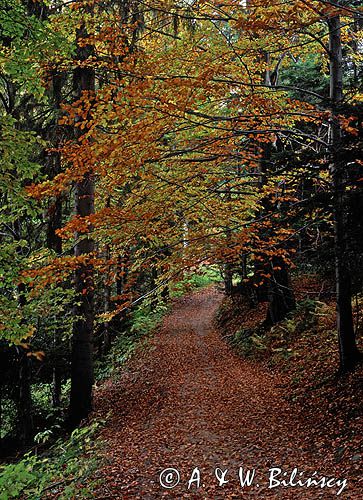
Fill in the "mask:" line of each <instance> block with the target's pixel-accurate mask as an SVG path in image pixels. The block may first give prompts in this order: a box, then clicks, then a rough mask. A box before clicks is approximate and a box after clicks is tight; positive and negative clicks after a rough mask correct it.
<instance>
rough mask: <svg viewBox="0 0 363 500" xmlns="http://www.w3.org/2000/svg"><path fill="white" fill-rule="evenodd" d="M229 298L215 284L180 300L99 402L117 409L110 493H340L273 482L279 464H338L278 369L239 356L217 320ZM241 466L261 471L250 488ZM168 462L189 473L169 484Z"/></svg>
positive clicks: (110, 428)
mask: <svg viewBox="0 0 363 500" xmlns="http://www.w3.org/2000/svg"><path fill="white" fill-rule="evenodd" d="M220 300H221V296H220V295H219V294H218V293H217V292H216V291H215V290H213V289H208V290H204V291H201V292H198V293H195V294H192V295H190V296H188V297H186V298H183V299H180V300H179V301H177V303H176V304H175V306H174V308H173V311H172V313H171V314H170V315H169V316H168V317H167V318H166V319H165V321H164V323H163V327H162V328H161V330H160V332H158V333H157V335H156V336H155V337H154V339H153V340H152V342H151V348H150V349H149V350H147V351H146V352H144V353H143V355H142V356H139V357H138V359H135V360H134V361H133V362H132V363H131V365H130V366H129V368H128V370H127V371H125V372H124V373H123V375H122V377H121V379H120V381H119V382H118V383H117V384H114V385H112V386H111V387H110V389H109V390H106V389H104V390H103V392H102V395H101V396H100V398H99V401H98V405H99V406H100V407H102V409H103V410H102V411H103V412H107V408H109V409H111V410H112V417H111V418H110V420H109V422H108V425H107V427H106V429H105V431H104V433H103V438H104V439H105V441H106V442H107V446H106V450H105V455H106V459H107V464H106V466H105V468H104V470H103V474H104V477H105V484H104V486H103V487H102V489H101V490H102V495H104V498H115V499H117V498H130V499H131V498H135V499H136V498H142V499H144V498H145V499H154V498H160V497H163V496H164V495H166V496H167V497H169V498H184V497H185V498H205V499H209V498H211V499H214V498H215V499H218V498H239V497H241V496H252V497H254V498H255V497H256V498H257V497H258V498H266V499H268V498H286V499H289V498H291V499H304V498H311V499H316V498H324V499H328V498H333V497H334V496H335V493H336V488H332V489H331V490H329V491H328V489H326V488H325V489H324V490H322V489H321V490H320V489H316V488H299V489H298V490H297V489H296V488H282V487H280V488H276V489H269V488H268V481H267V477H268V471H269V469H270V468H271V467H274V466H278V467H281V468H282V469H283V470H284V471H287V472H288V474H289V473H290V471H291V470H292V469H293V468H294V467H298V468H299V470H300V471H304V478H305V477H309V473H312V472H314V471H315V470H317V471H319V474H320V475H322V474H324V473H327V474H328V473H329V472H330V473H331V472H332V471H329V470H325V469H326V467H328V465H329V464H325V466H324V460H323V457H319V456H315V453H316V452H314V446H313V443H312V442H311V440H310V439H309V433H308V430H307V429H305V428H304V423H303V422H299V421H298V420H297V417H295V416H294V414H293V412H292V408H291V407H290V406H289V404H288V403H287V402H286V400H285V399H284V397H283V394H282V393H281V390H280V389H279V382H280V381H279V379H278V377H277V376H274V375H272V374H271V373H270V372H268V371H266V370H265V369H263V368H262V367H261V366H259V365H257V364H253V363H250V362H247V361H244V360H241V359H240V358H238V357H237V356H236V355H235V354H234V353H233V352H232V351H231V349H230V348H229V347H228V346H227V345H226V344H225V343H224V342H223V340H222V339H221V337H220V334H219V333H218V332H216V331H215V329H214V328H213V324H212V321H213V317H214V314H215V312H216V309H217V307H218V305H219V303H220ZM330 465H331V464H330ZM240 466H243V467H244V468H245V469H246V468H251V469H252V468H254V469H256V478H257V479H256V481H255V483H254V485H253V487H251V488H248V489H246V488H243V489H241V486H240V483H239V480H238V470H239V467H240ZM167 467H175V468H177V469H178V470H179V471H180V475H181V481H180V483H179V485H178V486H177V487H176V488H174V489H172V490H167V489H163V488H161V486H160V484H159V479H158V478H159V473H160V472H161V471H162V470H163V469H165V468H167ZM194 467H198V468H199V470H200V472H201V486H200V488H199V489H198V490H197V489H196V488H195V487H192V489H190V490H188V489H187V482H188V480H189V479H190V476H191V473H192V471H193V469H194ZM216 467H220V468H222V469H227V468H228V469H229V473H228V476H226V478H227V479H229V480H230V481H229V483H228V484H227V485H225V486H224V487H223V488H222V487H218V482H217V480H216V478H215V476H214V471H215V468H216ZM257 482H258V484H259V487H257ZM260 483H261V484H260ZM203 485H204V486H203ZM102 495H101V497H100V498H102ZM349 498H359V497H358V496H350V497H349Z"/></svg>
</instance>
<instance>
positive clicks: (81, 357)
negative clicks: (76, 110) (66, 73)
mask: <svg viewBox="0 0 363 500" xmlns="http://www.w3.org/2000/svg"><path fill="white" fill-rule="evenodd" d="M86 37H87V31H86V27H85V25H83V26H82V27H81V28H79V30H78V31H77V40H78V43H77V53H76V57H77V60H78V61H79V62H80V64H79V66H78V67H76V69H75V70H74V75H73V85H74V93H75V98H76V99H79V98H80V97H81V96H82V94H83V92H84V91H91V92H92V91H94V90H95V74H94V69H93V68H91V67H89V66H87V64H86V63H85V62H86V61H87V59H88V58H89V57H90V56H91V55H92V54H93V47H92V46H90V45H84V44H83V43H82V40H83V39H84V38H86ZM85 130H87V129H85ZM75 135H76V139H78V140H79V139H80V138H81V136H82V131H81V130H80V129H79V128H75ZM75 212H76V215H78V216H80V217H86V216H89V215H91V214H93V213H94V179H93V174H92V172H87V173H86V174H85V175H84V177H83V179H82V180H81V181H79V182H77V184H76V185H75ZM93 251H94V242H93V240H92V237H91V236H90V235H87V236H86V237H83V236H80V235H78V234H76V245H75V255H76V256H82V255H83V256H84V255H86V256H87V255H90V254H91V253H92V252H93ZM75 292H76V305H75V307H74V315H75V321H74V324H73V336H72V356H71V396H70V407H69V421H68V423H69V426H70V427H71V428H75V427H76V426H78V425H79V424H80V422H81V421H82V420H83V419H85V418H87V417H88V415H89V413H90V412H91V410H92V386H93V352H92V351H93V325H94V292H93V269H92V266H91V265H87V264H85V265H82V266H80V268H78V269H77V271H76V273H75Z"/></svg>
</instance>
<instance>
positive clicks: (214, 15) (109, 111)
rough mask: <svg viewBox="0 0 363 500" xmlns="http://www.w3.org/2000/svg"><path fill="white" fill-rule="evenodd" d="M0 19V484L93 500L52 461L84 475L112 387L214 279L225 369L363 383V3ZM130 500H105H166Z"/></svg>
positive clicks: (185, 3) (40, 3)
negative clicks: (176, 308) (98, 408)
mask: <svg viewBox="0 0 363 500" xmlns="http://www.w3.org/2000/svg"><path fill="white" fill-rule="evenodd" d="M0 21H1V22H0V110H1V111H0V151H1V159H0V242H1V250H0V286H1V296H0V440H1V441H0V442H1V444H0V452H1V453H0V454H1V457H2V459H3V461H4V462H3V466H2V467H1V469H0V498H1V499H4V500H5V499H7V498H78V497H81V493H80V491H78V490H77V491H78V492H77V493H74V490H72V488H71V487H70V484H69V483H70V482H71V480H69V481H68V479H67V480H66V481H65V483H64V482H63V480H60V479H59V473H58V472H57V470H56V466H55V465H54V463H55V462H56V459H54V460H53V459H49V458H46V459H44V460H50V462H46V464H48V465H46V466H45V467H44V465H43V466H42V465H41V460H42V458H41V457H42V456H43V455H42V453H44V454H45V456H49V455H47V454H49V453H55V452H54V447H57V446H58V447H59V446H63V450H67V451H64V457H65V458H64V461H63V462H62V461H61V459H60V458H59V457H58V459H57V460H58V461H59V464H58V465H59V467H60V470H61V468H62V467H66V464H67V462H68V463H72V464H73V469H72V471H71V472H70V473H69V475H70V477H74V476H75V475H76V472H75V470H76V469H77V463H81V462H78V461H81V458H80V455H78V454H76V453H75V452H74V450H73V448H72V446H71V445H70V444H69V441H67V439H68V437H67V436H71V440H72V439H73V443H74V442H76V443H78V444H77V447H78V448H77V449H78V451H77V453H81V454H86V455H87V450H86V451H85V449H84V447H83V446H84V443H87V446H89V443H90V441H92V439H93V438H92V437H91V436H92V435H93V434H92V433H93V432H96V431H95V430H94V427H95V425H96V424H94V423H92V422H95V421H97V419H96V420H95V419H94V413H92V412H93V409H94V392H95V387H96V388H97V391H98V390H99V386H101V385H102V384H103V383H104V381H107V380H109V379H110V377H111V378H112V377H114V376H115V373H117V370H118V369H119V368H120V367H122V366H124V364H125V362H127V360H128V359H129V358H130V357H131V358H132V357H135V356H136V357H138V354H137V353H138V352H139V351H138V346H140V344H142V343H143V342H144V340H145V339H148V338H150V335H151V333H152V332H153V331H155V329H156V328H157V327H158V325H159V324H160V322H161V321H162V320H163V317H165V316H166V315H167V314H169V313H170V310H171V309H172V307H173V304H175V303H176V302H177V301H178V300H182V301H183V300H188V299H183V297H184V298H185V296H187V297H188V293H191V292H193V290H194V289H195V288H198V287H201V286H204V285H210V287H209V288H208V289H207V290H208V291H207V292H206V293H207V294H209V293H214V292H210V290H215V289H216V287H217V289H218V290H219V292H218V293H220V292H221V290H222V289H223V294H224V296H223V297H222V298H221V299H220V300H221V304H220V305H219V307H218V308H217V309H218V310H216V311H214V309H213V311H214V312H215V314H214V316H215V318H216V321H217V324H218V325H217V326H218V329H219V331H220V338H221V339H223V344H226V343H227V344H229V347H228V348H229V349H231V352H234V354H231V359H230V361H229V358H228V356H227V354H223V356H226V358H225V359H226V363H225V364H226V365H228V363H229V362H230V363H231V365H232V364H233V363H236V361H234V357H233V356H234V355H235V354H236V353H237V354H238V355H239V356H242V357H247V358H250V359H253V360H254V361H253V362H257V363H259V364H260V365H261V364H263V363H267V364H268V366H269V367H268V369H269V370H270V369H271V370H272V371H273V372H276V373H277V372H278V371H279V369H281V368H284V367H285V368H286V370H290V371H291V370H297V367H300V368H299V369H301V370H302V372H301V373H305V374H306V376H307V377H310V378H311V379H312V380H313V379H314V380H315V383H316V384H318V385H319V384H324V383H325V382H326V379H325V378H324V377H325V376H326V374H327V373H328V372H329V370H330V371H331V373H332V377H331V378H330V379H329V380H330V381H329V384H330V385H329V391H330V393H329V394H330V397H331V399H332V400H335V399H336V395H337V394H339V391H340V392H341V394H342V398H343V396H344V395H346V394H347V393H346V392H344V391H348V392H349V390H350V391H351V392H350V393H352V392H353V393H354V394H355V395H357V394H358V392H357V391H358V388H361V382H359V380H358V376H360V377H361V361H362V359H363V355H362V352H363V351H362V345H361V339H362V331H363V323H362V314H361V306H362V303H363V217H362V213H363V172H362V166H363V153H362V147H363V6H362V3H361V2H360V1H359V0H351V1H349V0H347V1H345V0H332V1H329V0H308V1H307V0H275V1H272V2H269V1H267V0H244V1H241V0H226V1H224V2H221V1H214V0H144V1H139V0H79V1H63V0H0ZM213 287H214V288H213ZM198 293H199V292H198ZM216 293H217V292H216ZM186 294H187V295H186ZM198 297H199V296H198ZM213 297H214V295H213ZM196 300H197V299H196ZM198 300H199V299H198ZM210 300H212V299H210ZM213 300H216V299H213ZM203 304H204V302H203V300H201V302H200V310H199V312H195V314H196V315H197V316H198V315H199V314H200V315H201V316H203V314H205V310H204V308H205V304H204V305H203ZM213 304H214V302H213ZM213 307H214V306H213ZM182 310H183V309H182ZM188 314H189V313H188V311H186V312H185V315H186V316H188ZM319 321H322V323H321V324H320V323H319ZM324 321H325V323H324ZM299 335H300V336H303V343H304V349H303V351H302V352H303V355H302V354H300V355H296V353H295V351H294V349H295V348H294V347H292V341H294V342H295V341H296V339H297V336H299ZM301 338H302V337H301ZM214 341H215V342H217V341H216V340H214ZM214 341H213V342H214ZM180 342H182V340H181V339H180ZM360 347H361V349H360ZM226 348H227V347H226ZM206 349H208V348H206ZM223 349H224V348H223ZM296 349H297V348H296ZM223 352H224V351H223ZM228 352H229V351H228ZM135 353H136V354H135ZM140 356H141V357H142V355H140ZM269 356H270V358H269ZM271 356H272V357H273V360H272V361H271V359H272V358H271ZM279 356H280V357H279ZM310 356H311V359H310ZM172 359H173V356H172V355H171V358H170V363H172ZM309 360H310V361H309ZM311 360H313V361H311ZM301 367H302V368H301ZM285 368H284V369H285ZM165 369H166V368H165ZM304 370H305V372H304ZM299 373H300V372H299ZM301 373H300V375H299V377H297V376H295V375H294V377H295V378H294V377H293V378H294V381H295V382H294V383H295V387H296V388H297V389H296V390H299V389H300V392H304V390H305V389H304V388H305V386H304V378H305V375H304V376H301ZM329 373H330V372H329ZM144 376H145V383H146V380H147V377H148V375H147V373H145V375H144ZM160 376H161V375H160ZM242 378H243V373H242ZM252 378H253V377H252ZM252 378H251V380H252ZM324 381H325V382H324ZM266 383H267V382H266ZM256 384H257V382H256ZM342 384H343V386H344V387H343V386H342ZM252 385H253V382H252ZM342 387H343V388H342ZM350 393H349V394H350ZM101 399H102V398H101ZM344 401H345V404H346V405H347V408H348V409H346V412H345V413H344V415H345V417H344V419H347V420H346V422H348V421H350V420H351V421H352V422H353V421H354V422H355V424H354V425H356V424H357V425H358V419H359V420H360V423H361V417H362V407H361V403H360V406H359V404H358V403H357V401H351V400H350V399H349V397H345V396H344ZM127 404H128V402H127V391H126V392H125V391H124V392H121V395H120V401H119V402H118V405H119V406H120V407H121V408H122V407H123V405H126V406H127ZM320 404H321V405H323V403H322V401H321V400H320V399H319V397H317V398H316V399H315V400H314V405H315V406H314V408H315V411H316V412H317V413H320V412H323V411H324V410H323V409H322V408H323V406H321V407H319V405H320ZM339 408H340V406H339V405H337V407H336V408H335V410H334V411H336V412H337V415H338V414H339V415H340V413H339V411H340V410H339ZM101 413H102V412H101ZM90 418H91V421H90V420H89V419H90ZM92 419H93V420H92ZM341 421H342V418H341V419H340V420H339V419H338V422H341ZM90 422H91V424H90ZM97 425H99V424H97ZM104 425H105V426H106V428H107V423H106V424H104ZM336 425H337V428H335V430H336V431H338V430H339V426H340V424H339V423H337V424H336ZM344 425H346V423H345V424H344ZM361 430H362V428H361V427H355V431H354V436H353V434H352V433H351V434H349V433H346V434H344V436H345V437H344V439H353V437H354V440H358V438H360V440H361V441H362V434H361ZM342 432H343V431H342ZM324 433H325V435H328V434H329V431H328V430H325V431H324ZM338 434H339V433H338ZM340 436H342V435H340ZM352 436H353V437H352ZM341 439H343V438H341ZM64 440H66V441H64ZM361 441H360V444H362V442H361ZM60 443H63V444H60ZM64 443H67V444H64ZM80 443H81V444H82V445H81V444H80ZM338 444H339V443H338ZM337 446H338V445H337ZM357 446H358V445H357ZM52 447H53V448H52ZM50 449H51V450H53V451H49V450H50ZM357 449H358V448H357V447H356V448H354V450H355V451H354V452H352V456H353V457H357V456H358V455H359V457H360V458H361V456H362V455H361V453H362V451H361V450H360V452H357ZM79 450H80V451H79ZM29 452H30V454H29ZM58 452H59V450H58ZM357 453H358V455H357ZM24 454H26V455H25V458H24ZM359 457H358V458H359ZM52 460H53V461H52ZM357 460H358V459H357V458H355V459H354V460H353V461H354V462H356V461H357ZM29 464H30V465H29ZM49 464H53V465H52V466H51V465H49ZM200 465H201V464H200ZM37 467H38V471H41V472H38V475H37V474H36V473H35V472H34V473H33V472H32V471H35V470H37ZM39 477H42V478H43V479H44V481H43V479H42V481H40V479H39ZM58 482H59V483H60V484H61V488H60V490H59V491H58V490H57V488H56V486H57V484H58ZM35 483H36V486H35ZM9 484H11V485H12V487H10V486H9ZM49 484H51V485H52V484H53V486H54V485H55V486H54V488H55V490H54V488H53V490H52V489H51V488H50V487H49ZM360 484H361V483H360ZM19 485H20V486H19ZM12 488H13V489H12ZM24 488H25V490H24ZM32 488H33V489H32ZM37 488H38V489H37ZM64 488H65V490H64ZM67 488H70V489H69V491H68V490H67ZM2 489H3V491H4V493H2ZM24 491H25V493H24ZM31 491H32V493H30V492H31ZM60 491H61V492H60ZM67 491H68V492H67ZM52 492H53V493H52ZM62 492H63V493H62ZM179 493H180V492H179ZM32 495H33V496H32ZM61 495H64V496H63V497H62V496H61ZM67 495H68V496H67ZM123 495H124V494H123V493H119V496H117V495H116V494H113V495H112V494H109V496H102V497H101V496H98V497H97V498H144V497H145V498H157V497H158V495H156V494H154V496H147V495H146V494H145V495H144V496H143V494H142V492H141V494H140V493H138V495H139V496H137V494H136V493H131V494H129V496H127V494H125V496H123ZM140 495H141V496H140ZM159 495H160V496H161V493H160V494H159ZM208 495H209V496H204V497H203V498H217V497H215V496H213V494H212V493H209V494H208ZM312 495H313V496H311V497H306V498H317V497H316V496H314V493H312ZM181 496H182V495H181V494H179V498H181ZM92 497H93V496H92ZM95 497H96V496H95ZM225 498H235V497H233V496H231V497H229V496H226V497H225ZM263 498H270V497H269V496H268V495H267V494H266V495H265V496H264V497H263ZM271 498H275V497H273V496H272V497H271ZM286 498H288V497H286ZM289 498H290V497H289ZM292 498H305V496H303V495H302V494H301V496H298V497H296V496H295V497H292ZM319 498H320V497H319ZM321 498H328V497H327V496H325V497H321ZM349 498H352V499H354V498H359V496H354V494H353V493H352V494H351V496H349Z"/></svg>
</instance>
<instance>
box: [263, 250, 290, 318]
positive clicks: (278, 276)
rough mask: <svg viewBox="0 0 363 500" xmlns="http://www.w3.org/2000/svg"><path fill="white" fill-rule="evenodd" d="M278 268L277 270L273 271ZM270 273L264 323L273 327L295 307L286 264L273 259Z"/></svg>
mask: <svg viewBox="0 0 363 500" xmlns="http://www.w3.org/2000/svg"><path fill="white" fill-rule="evenodd" d="M276 267H279V268H280V269H279V270H276V269H273V268H276ZM271 268H272V270H271V271H270V274H271V275H272V276H271V279H270V284H269V287H268V292H267V295H268V310H267V317H266V321H265V323H266V324H267V325H268V326H272V325H275V324H276V323H278V322H279V321H282V320H283V319H285V318H286V316H287V314H288V313H289V312H291V311H293V310H294V309H295V307H296V303H295V296H294V292H293V289H292V286H291V280H290V276H289V272H288V270H287V267H286V264H285V263H284V261H283V260H282V259H281V258H277V257H275V258H273V261H272V263H271Z"/></svg>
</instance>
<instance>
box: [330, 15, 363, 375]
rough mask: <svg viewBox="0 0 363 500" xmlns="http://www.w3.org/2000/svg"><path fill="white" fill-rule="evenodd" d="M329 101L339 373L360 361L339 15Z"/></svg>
mask: <svg viewBox="0 0 363 500" xmlns="http://www.w3.org/2000/svg"><path fill="white" fill-rule="evenodd" d="M328 26H329V52H330V99H331V109H332V123H331V130H330V145H331V156H332V160H331V174H332V180H333V212H334V235H335V279H336V308H337V330H338V338H339V354H340V371H341V372H342V373H344V372H347V371H349V370H351V369H353V368H354V367H355V365H356V364H357V362H358V361H359V360H360V359H361V354H360V353H359V351H358V348H357V345H356V340H355V334H354V326H353V313H352V292H351V275H350V269H349V261H348V255H347V247H348V244H349V241H348V240H349V232H348V213H347V212H348V203H347V194H346V165H345V164H344V160H343V159H342V158H340V155H339V149H340V147H341V142H342V140H341V139H342V132H341V128H340V124H339V122H338V118H337V114H338V111H337V108H338V107H339V105H340V104H341V103H342V100H343V68H342V44H341V22H340V17H339V16H334V17H332V18H331V19H330V20H329V22H328Z"/></svg>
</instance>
